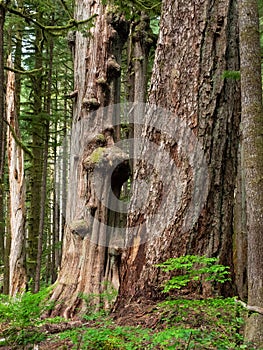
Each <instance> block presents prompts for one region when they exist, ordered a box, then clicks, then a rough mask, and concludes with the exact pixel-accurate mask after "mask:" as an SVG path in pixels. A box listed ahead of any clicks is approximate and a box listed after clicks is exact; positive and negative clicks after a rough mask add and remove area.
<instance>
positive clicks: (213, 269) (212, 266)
mask: <svg viewBox="0 0 263 350" xmlns="http://www.w3.org/2000/svg"><path fill="white" fill-rule="evenodd" d="M156 266H157V267H160V268H161V269H162V270H163V271H165V272H169V271H175V270H177V271H178V275H176V276H173V277H171V278H170V279H169V280H168V281H167V282H166V283H165V285H164V289H163V292H164V293H166V292H169V291H170V290H171V289H181V288H182V287H185V286H187V285H188V284H189V283H190V282H202V281H206V282H208V281H210V282H218V283H225V282H226V281H229V280H230V278H229V277H228V276H229V267H228V266H224V265H220V264H218V259H217V258H208V257H206V256H197V255H185V256H180V257H178V258H170V259H168V260H166V261H165V262H163V263H162V264H158V265H156Z"/></svg>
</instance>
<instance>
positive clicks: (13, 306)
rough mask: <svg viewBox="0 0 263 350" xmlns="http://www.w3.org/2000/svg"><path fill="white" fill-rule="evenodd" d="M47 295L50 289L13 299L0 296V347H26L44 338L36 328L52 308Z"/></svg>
mask: <svg viewBox="0 0 263 350" xmlns="http://www.w3.org/2000/svg"><path fill="white" fill-rule="evenodd" d="M49 294H50V288H45V289H42V290H41V291H40V292H38V293H35V294H33V293H31V292H25V293H23V294H19V295H16V296H15V297H9V296H7V295H0V329H1V332H0V333H1V335H2V338H1V344H0V345H4V344H8V345H13V344H16V345H26V344H29V343H31V344H32V343H34V342H38V341H41V340H43V339H44V338H45V335H44V334H43V332H41V331H40V329H39V328H38V327H39V326H40V325H41V323H43V320H41V315H42V314H43V313H44V312H45V311H47V310H50V309H52V307H53V303H51V302H49V301H48V296H49Z"/></svg>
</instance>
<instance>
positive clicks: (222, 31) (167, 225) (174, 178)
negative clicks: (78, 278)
mask: <svg viewBox="0 0 263 350" xmlns="http://www.w3.org/2000/svg"><path fill="white" fill-rule="evenodd" d="M238 57H239V53H238V32H237V4H236V1H227V0H219V1H215V2H213V3H211V2H210V1H208V0H206V1H203V2H202V3H198V6H197V5H196V3H195V2H194V1H188V2H185V1H183V0H177V1H174V0H165V1H164V2H163V12H162V17H161V22H160V35H159V40H158V46H157V51H156V56H155V64H154V69H153V74H152V82H151V91H150V96H149V102H150V103H151V104H152V105H158V107H159V110H158V109H157V108H156V107H149V109H148V112H147V114H146V127H145V130H144V136H145V145H147V142H148V143H150V144H155V147H156V148H155V152H150V151H151V149H149V147H145V151H143V152H142V154H141V159H142V160H144V159H146V160H147V157H148V158H149V156H150V155H149V154H150V153H152V154H153V153H154V155H153V156H150V160H151V162H152V163H151V164H150V165H148V167H147V166H146V165H145V162H143V161H142V162H141V163H140V166H139V168H138V171H137V172H136V174H135V182H134V183H135V185H134V189H133V200H132V203H131V210H132V211H131V214H130V216H129V228H128V231H127V241H128V243H129V246H130V248H129V247H128V248H127V249H126V252H125V254H123V259H122V271H121V286H120V294H119V298H118V303H117V307H122V306H124V305H125V304H127V303H128V302H129V301H130V300H134V301H135V300H136V301H138V300H140V299H143V298H146V299H149V298H151V299H155V298H162V297H163V295H162V293H160V290H161V284H162V283H163V282H164V281H165V280H166V279H167V277H168V276H167V275H166V274H165V273H163V272H162V271H160V270H158V269H157V267H156V266H155V264H157V263H160V262H163V261H164V260H166V259H167V258H170V257H177V256H180V255H184V254H198V255H207V256H216V257H218V258H219V260H220V262H221V263H223V264H226V265H230V266H231V268H232V271H233V264H232V236H233V226H232V221H233V200H234V188H235V176H236V171H237V148H238V128H239V121H240V89H239V82H236V81H234V80H233V79H224V78H223V73H224V72H225V71H233V70H234V71H236V70H239V62H238ZM160 107H162V109H161V110H160ZM168 111H169V112H168ZM163 155H164V156H166V158H165V157H163ZM203 156H204V158H202V157H203ZM167 157H168V159H167ZM151 169H153V170H151ZM154 169H155V170H154ZM156 169H157V170H158V172H157V173H156ZM160 179H161V180H160ZM143 180H144V183H145V186H144V188H143V187H142V181H143ZM147 186H148V187H147ZM147 188H148V190H147ZM143 191H144V192H145V193H146V194H145V198H144V201H143V203H144V206H143V207H141V208H140V209H137V210H136V209H135V208H136V207H140V206H136V204H137V201H136V200H137V199H138V198H139V199H141V198H142V192H143ZM177 201H178V202H177ZM201 204H202V205H201ZM160 208H162V213H163V214H162V215H161V214H160V210H161V209H160ZM158 212H159V213H158ZM155 218H158V220H156V219H155ZM153 223H155V224H153ZM216 287H217V288H219V287H218V286H216ZM199 292H200V293H201V294H202V295H205V296H208V295H211V294H213V293H214V290H213V289H212V287H211V285H205V284H203V286H202V289H200V291H199ZM217 292H219V293H224V294H226V295H229V294H233V293H235V290H234V288H233V286H232V285H228V286H225V289H224V290H218V291H217Z"/></svg>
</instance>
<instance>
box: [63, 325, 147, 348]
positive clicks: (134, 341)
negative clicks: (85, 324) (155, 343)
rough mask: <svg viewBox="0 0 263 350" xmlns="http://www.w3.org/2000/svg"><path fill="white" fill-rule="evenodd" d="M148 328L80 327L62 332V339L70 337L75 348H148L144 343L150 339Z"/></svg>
mask: <svg viewBox="0 0 263 350" xmlns="http://www.w3.org/2000/svg"><path fill="white" fill-rule="evenodd" d="M149 333H150V332H149V330H148V329H142V328H139V327H121V326H114V325H111V326H106V327H105V326H104V325H103V323H101V324H100V327H98V326H97V327H90V328H88V329H85V328H79V329H74V330H72V331H66V332H64V333H62V334H60V338H61V339H70V340H71V341H72V342H73V344H74V345H75V347H74V349H83V350H84V349H90V350H92V349H98V350H102V349H105V350H106V349H107V350H110V349H122V350H136V349H146V348H145V347H144V345H143V344H145V342H147V341H149V340H150V335H149Z"/></svg>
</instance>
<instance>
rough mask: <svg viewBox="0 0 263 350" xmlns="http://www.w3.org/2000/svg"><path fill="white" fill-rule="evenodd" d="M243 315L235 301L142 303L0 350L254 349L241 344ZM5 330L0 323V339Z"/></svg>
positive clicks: (51, 326)
mask: <svg viewBox="0 0 263 350" xmlns="http://www.w3.org/2000/svg"><path fill="white" fill-rule="evenodd" d="M245 313H246V312H245V311H244V310H243V309H242V307H241V306H239V305H237V303H235V301H234V299H233V298H228V299H223V298H218V299H207V300H191V299H179V300H167V301H165V302H162V303H153V302H150V301H144V302H140V303H133V304H129V305H127V307H125V308H123V309H121V310H120V311H118V312H113V313H111V314H110V315H106V314H100V315H98V314H97V315H95V314H89V315H88V316H87V317H86V318H85V319H84V320H82V321H69V320H67V321H65V320H60V321H58V320H57V321H54V322H56V323H52V322H50V323H44V324H42V325H40V326H37V327H34V326H33V327H32V326H31V329H30V327H29V328H28V329H27V330H26V332H25V334H24V336H25V337H27V338H28V337H29V335H30V334H31V335H32V334H34V333H35V334H37V335H38V336H37V337H36V341H34V343H33V341H32V342H30V343H27V344H23V342H21V337H20V338H19V341H20V344H18V341H14V342H13V343H12V344H10V345H4V346H1V345H0V349H1V350H11V349H12V350H13V349H25V350H29V349H34V350H55V349H56V350H57V349H58V350H59V349H60V350H66V349H81V350H82V349H83V350H84V349H91V350H99V349H108V350H112V349H121V350H126V349H127V350H135V349H156V350H158V349H160V350H161V349H162V350H163V349H176V350H177V349H178V350H186V349H195V350H197V349H217V350H227V349H249V350H250V349H257V348H256V347H254V346H253V345H252V344H244V343H243V328H244V318H245ZM7 328H8V325H5V324H3V323H2V324H1V323H0V338H1V333H5V334H7V333H6V329H7ZM1 331H2V332H1ZM40 335H42V336H43V337H44V338H45V339H44V340H42V341H41V340H40V338H41V337H40ZM0 344H1V343H0Z"/></svg>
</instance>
